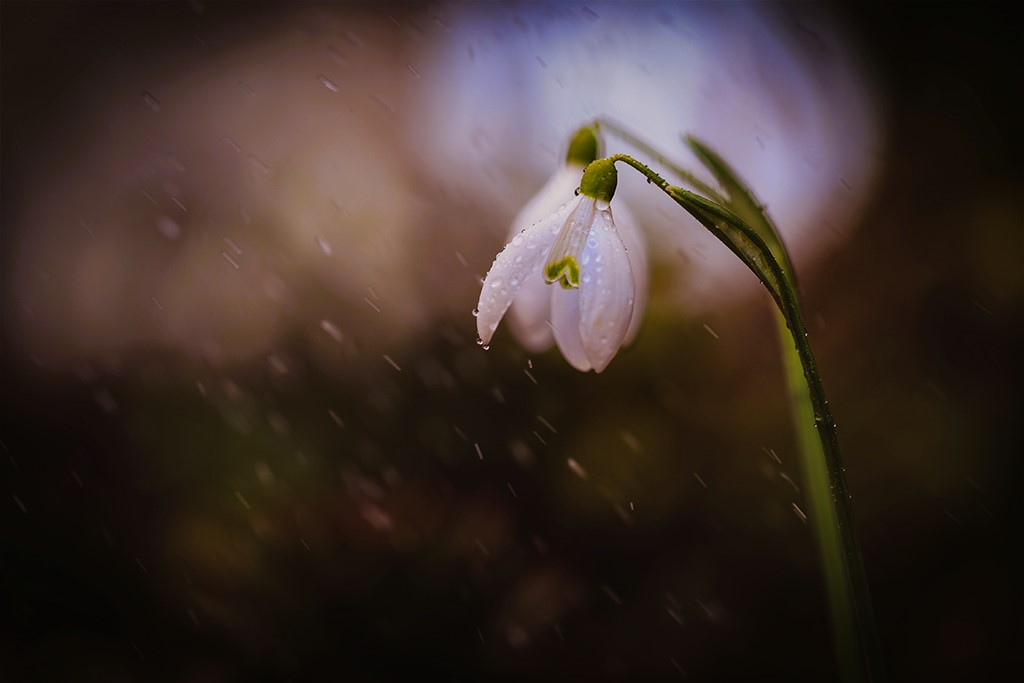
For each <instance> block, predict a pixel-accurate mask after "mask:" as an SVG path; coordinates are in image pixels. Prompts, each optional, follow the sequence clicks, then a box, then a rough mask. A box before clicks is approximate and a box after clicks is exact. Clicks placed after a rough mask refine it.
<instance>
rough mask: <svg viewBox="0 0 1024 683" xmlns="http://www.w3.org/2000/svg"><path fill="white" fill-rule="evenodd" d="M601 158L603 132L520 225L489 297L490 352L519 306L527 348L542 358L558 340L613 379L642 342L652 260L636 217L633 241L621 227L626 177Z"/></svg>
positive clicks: (590, 136) (485, 314)
mask: <svg viewBox="0 0 1024 683" xmlns="http://www.w3.org/2000/svg"><path fill="white" fill-rule="evenodd" d="M597 153H598V141H597V138H596V136H595V135H594V132H593V131H592V130H591V129H589V128H584V129H581V131H580V132H579V133H577V135H576V136H575V137H574V139H573V141H572V143H571V144H570V146H569V152H568V154H567V156H566V164H565V166H564V167H563V168H561V169H559V170H558V171H557V172H556V173H555V175H554V176H553V177H552V179H551V180H550V181H549V182H548V184H547V185H546V186H545V188H544V189H543V190H541V192H540V193H539V194H538V195H537V196H536V197H535V198H534V199H533V200H532V201H531V202H530V203H529V204H528V205H527V207H526V208H525V209H524V210H523V212H521V213H520V215H519V216H517V218H516V220H515V222H514V223H513V230H514V234H513V235H512V236H511V240H510V242H509V243H508V244H507V245H506V246H505V248H504V250H502V252H501V253H500V254H498V256H497V258H495V260H494V264H493V265H492V266H491V269H490V271H489V272H488V273H487V277H486V278H485V279H484V284H483V289H482V291H481V292H480V302H479V305H478V307H477V309H478V314H477V331H478V333H479V335H480V340H481V343H482V344H488V343H490V340H491V337H492V336H493V334H494V332H495V330H496V329H497V327H498V323H499V322H500V321H501V319H502V317H503V316H504V315H505V313H506V311H508V310H509V307H510V306H511V308H512V310H511V313H510V319H511V321H512V328H513V332H514V333H515V334H516V335H517V336H518V337H519V339H520V340H521V341H522V343H523V345H524V346H526V347H527V348H528V349H530V350H533V351H540V350H543V349H545V348H547V347H548V346H550V344H551V342H552V341H554V342H555V343H557V344H558V347H559V349H560V350H561V351H562V355H563V356H565V358H566V360H568V361H569V363H570V364H571V365H572V366H573V367H575V368H576V369H578V370H582V371H587V370H594V371H596V372H601V371H602V370H604V368H605V367H607V365H608V363H609V362H610V361H611V359H612V358H613V357H614V356H615V354H616V353H617V352H618V350H619V348H620V347H621V346H622V345H623V344H624V343H626V342H627V341H628V340H630V339H631V338H632V336H633V335H634V334H635V332H636V329H637V328H638V327H639V321H640V317H641V314H642V309H643V306H644V304H645V303H646V297H647V267H646V254H645V252H644V249H643V243H642V241H641V240H640V239H639V235H638V234H637V232H636V229H635V227H634V225H635V224H634V223H633V221H632V219H631V218H628V219H627V220H626V221H623V222H621V224H622V226H623V227H624V228H626V229H625V230H624V231H623V233H621V234H620V232H619V230H618V229H617V228H616V222H615V221H614V220H613V217H612V210H611V205H610V203H611V200H612V197H613V195H614V193H615V186H616V183H617V173H616V171H615V166H614V162H613V161H612V160H610V159H599V160H594V159H593V157H596V156H597ZM584 167H585V170H583V169H584ZM581 171H582V179H581V176H580V173H581ZM577 187H578V193H577ZM574 194H575V196H574ZM555 202H559V203H557V204H556V203H555ZM618 210H620V208H617V211H618ZM530 217H532V218H530ZM527 221H529V222H528V223H527ZM523 223H526V225H525V227H521V226H522V225H523ZM624 242H625V243H624Z"/></svg>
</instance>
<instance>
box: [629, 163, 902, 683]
mask: <svg viewBox="0 0 1024 683" xmlns="http://www.w3.org/2000/svg"><path fill="white" fill-rule="evenodd" d="M611 158H612V159H614V160H615V161H621V162H623V163H625V164H628V165H629V166H631V167H633V168H634V169H636V170H637V171H639V172H640V173H641V174H643V175H644V176H645V177H646V178H647V180H648V182H650V183H651V184H653V185H656V186H657V187H658V188H659V189H660V190H662V191H663V192H665V193H666V194H668V195H669V197H671V198H672V199H673V200H674V201H675V202H676V203H677V204H679V205H680V206H682V207H683V208H684V209H686V210H687V212H689V213H690V214H691V215H693V216H694V217H695V218H696V219H697V220H698V221H700V223H701V224H702V225H704V227H706V228H707V229H708V230H709V231H710V232H711V233H712V234H713V235H715V237H717V238H718V239H719V240H721V241H722V242H723V243H724V244H725V245H726V246H727V247H729V249H730V250H732V252H733V253H735V254H736V255H737V256H739V258H740V259H741V260H742V261H743V262H744V263H745V264H747V267H749V268H750V269H751V270H752V271H753V272H754V273H755V274H756V275H757V276H758V277H759V278H760V279H761V282H762V284H764V286H765V288H766V289H767V290H768V293H769V294H771V296H772V299H773V300H774V301H775V304H776V305H777V306H778V309H779V312H780V315H781V319H782V322H784V323H785V326H786V328H788V331H789V336H790V337H791V339H792V342H793V345H792V346H790V345H789V344H786V343H785V342H783V348H784V353H783V358H784V361H785V364H786V377H787V383H788V385H789V390H790V396H791V399H792V400H791V405H792V406H793V415H794V422H795V426H796V431H797V440H798V445H799V447H800V452H801V454H802V455H803V467H802V469H803V478H804V484H805V488H806V494H807V502H808V508H809V509H808V512H809V514H808V519H809V521H811V518H813V522H812V530H813V532H814V536H815V539H816V543H817V546H818V549H819V553H820V555H821V562H822V568H823V572H824V575H825V584H826V588H827V591H828V598H829V611H830V613H831V615H832V624H833V630H834V634H835V642H836V655H837V658H838V660H839V666H840V670H841V673H842V675H843V678H844V679H845V680H850V681H858V680H868V681H878V680H881V679H882V678H883V676H884V674H883V667H882V658H881V648H880V647H879V644H878V637H877V632H876V630H875V623H874V615H873V613H872V609H871V597H870V594H869V592H868V584H867V579H866V576H865V574H864V565H863V562H862V560H861V552H860V544H859V543H858V541H857V535H856V529H855V527H854V522H853V505H852V502H851V496H850V492H849V488H848V486H847V484H846V473H845V472H846V471H845V468H844V467H843V463H842V459H841V457H840V454H839V441H838V438H837V436H836V426H835V420H834V419H833V418H832V411H831V409H830V408H829V404H828V398H827V397H826V396H825V387H824V385H823V384H822V381H821V376H820V375H819V373H818V368H817V364H816V363H815V361H814V355H813V354H812V352H811V347H810V343H809V342H808V340H807V328H806V326H805V325H804V322H803V316H802V315H801V311H800V305H799V301H798V298H797V293H796V290H795V288H794V286H793V282H792V280H791V279H790V278H789V277H788V276H787V273H786V272H785V270H784V268H783V266H782V265H780V263H779V260H778V259H777V258H776V257H775V256H774V255H773V253H772V251H771V250H770V249H769V248H768V246H767V245H766V244H765V242H764V240H763V239H762V238H761V237H760V236H759V235H758V233H757V232H756V231H755V230H754V229H753V228H751V227H750V226H749V225H747V224H746V223H744V222H743V221H742V220H740V219H739V218H738V217H737V216H736V215H734V214H733V213H732V212H730V211H729V210H727V209H725V208H724V207H722V206H720V205H718V204H716V203H714V202H711V201H709V200H707V199H705V198H703V197H701V196H699V195H696V194H694V193H692V192H689V191H687V190H684V189H682V188H679V187H674V186H672V185H670V184H669V183H668V182H667V181H666V180H665V179H664V178H662V177H661V176H659V175H658V174H657V173H656V172H654V171H653V170H651V169H650V168H649V167H648V166H646V165H645V164H643V163H641V162H639V161H637V160H636V159H634V158H632V157H630V156H628V155H625V154H616V155H614V156H613V157H611ZM779 331H780V336H783V337H784V336H785V335H784V334H782V325H781V324H780V325H779Z"/></svg>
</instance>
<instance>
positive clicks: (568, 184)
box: [508, 164, 583, 240]
mask: <svg viewBox="0 0 1024 683" xmlns="http://www.w3.org/2000/svg"><path fill="white" fill-rule="evenodd" d="M582 177H583V167H582V166H579V165H577V164H567V165H562V166H560V167H559V168H558V170H557V171H555V172H554V173H553V174H552V175H551V177H550V178H548V181H547V182H546V183H544V187H542V188H541V189H540V190H539V191H538V192H537V194H535V195H533V198H532V199H530V201H528V202H527V203H526V205H525V206H524V207H523V209H522V210H521V211H520V212H519V213H518V214H516V217H515V218H514V219H512V228H511V230H510V231H509V234H508V238H509V239H510V240H511V239H512V238H513V237H515V236H516V235H518V234H519V233H521V232H522V231H523V230H525V229H526V228H528V227H530V226H531V225H533V224H534V223H536V222H537V221H539V220H542V219H543V218H545V217H546V216H549V215H551V214H552V213H554V212H555V211H557V210H558V208H559V207H560V206H562V204H564V203H565V202H566V201H567V200H569V199H572V198H573V197H574V196H575V194H576V188H578V187H579V186H580V179H581V178H582Z"/></svg>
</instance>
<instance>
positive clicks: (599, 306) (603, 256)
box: [580, 211, 636, 372]
mask: <svg viewBox="0 0 1024 683" xmlns="http://www.w3.org/2000/svg"><path fill="white" fill-rule="evenodd" d="M580 272H581V276H580V280H581V281H580V336H581V337H582V339H583V350H584V351H585V352H586V354H587V358H588V359H589V360H590V363H591V365H593V366H594V370H595V371H597V372H601V371H602V370H604V369H605V368H606V367H607V366H608V363H609V362H611V359H612V358H613V357H614V356H615V354H616V352H618V350H619V348H620V347H621V346H622V343H623V341H624V340H625V337H626V330H627V329H628V328H629V321H630V317H631V316H632V314H633V299H634V296H635V291H636V288H635V285H634V283H633V271H632V269H631V268H630V265H629V257H628V256H627V255H626V248H625V246H623V244H622V239H621V238H620V237H619V234H618V232H616V230H615V225H614V224H613V223H612V218H611V214H610V213H609V212H608V211H598V212H597V215H596V216H595V218H594V227H593V229H592V230H591V231H590V236H589V237H588V238H587V245H586V247H585V248H584V250H583V260H582V263H581V264H580Z"/></svg>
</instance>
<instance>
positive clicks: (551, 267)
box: [544, 255, 580, 289]
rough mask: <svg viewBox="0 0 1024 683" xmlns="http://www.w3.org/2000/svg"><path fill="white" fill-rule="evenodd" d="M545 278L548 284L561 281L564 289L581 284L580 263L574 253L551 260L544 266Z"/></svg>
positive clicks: (573, 287)
mask: <svg viewBox="0 0 1024 683" xmlns="http://www.w3.org/2000/svg"><path fill="white" fill-rule="evenodd" d="M544 279H545V280H547V282H548V284H554V283H555V282H559V283H561V285H562V287H563V288H564V289H575V288H576V287H579V286H580V264H579V263H578V262H577V261H576V257H574V256H572V255H569V256H563V257H562V258H560V259H558V260H557V261H549V262H548V264H547V265H546V266H544Z"/></svg>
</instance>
